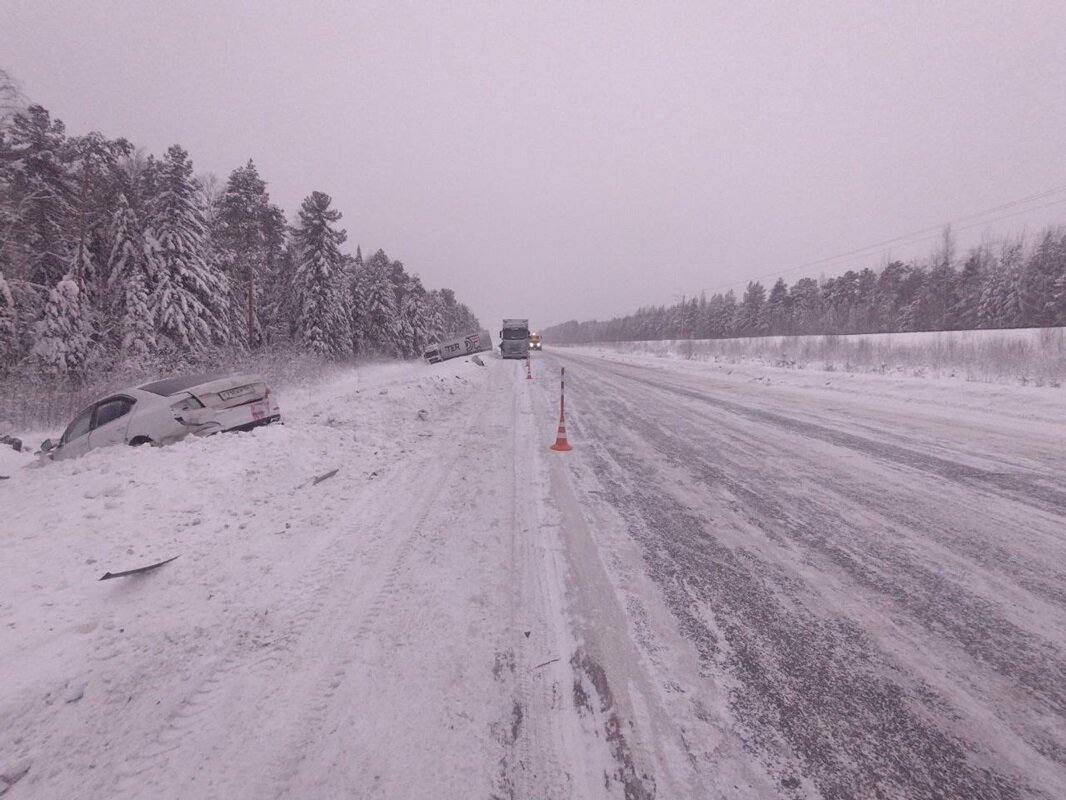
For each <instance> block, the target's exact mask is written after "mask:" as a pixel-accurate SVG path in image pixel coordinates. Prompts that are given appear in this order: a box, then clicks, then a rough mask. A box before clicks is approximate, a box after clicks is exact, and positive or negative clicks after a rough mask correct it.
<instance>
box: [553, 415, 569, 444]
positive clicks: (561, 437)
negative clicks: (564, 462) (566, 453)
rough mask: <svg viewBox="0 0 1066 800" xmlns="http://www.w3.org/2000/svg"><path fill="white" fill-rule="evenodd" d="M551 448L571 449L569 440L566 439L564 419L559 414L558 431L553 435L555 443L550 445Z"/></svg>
mask: <svg viewBox="0 0 1066 800" xmlns="http://www.w3.org/2000/svg"><path fill="white" fill-rule="evenodd" d="M551 449H552V450H573V449H574V448H573V447H571V446H570V442H568V441H566V420H564V419H563V418H562V417H561V416H560V417H559V432H558V433H557V434H556V435H555V444H553V445H552V446H551Z"/></svg>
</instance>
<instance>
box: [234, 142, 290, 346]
mask: <svg viewBox="0 0 1066 800" xmlns="http://www.w3.org/2000/svg"><path fill="white" fill-rule="evenodd" d="M218 223H219V232H218V239H219V245H220V249H221V251H222V253H223V256H224V259H225V261H226V263H227V266H228V268H229V272H230V275H231V276H232V282H233V288H234V291H235V293H236V295H235V298H234V300H235V303H234V305H235V306H236V307H238V308H240V309H242V312H243V313H242V314H241V315H240V317H241V326H240V327H241V329H242V330H243V335H242V336H241V340H242V341H244V342H245V343H246V345H247V346H248V348H249V349H255V348H257V347H259V346H260V345H261V344H262V343H263V338H264V327H263V320H262V317H263V315H264V310H265V306H266V303H264V301H263V299H262V298H263V296H264V294H265V293H264V292H263V287H264V285H266V284H269V282H270V280H271V278H272V275H271V272H272V270H271V266H272V261H273V262H274V264H276V262H277V258H278V253H279V252H280V249H281V247H282V246H283V244H284V227H285V217H284V214H283V213H282V211H281V209H279V208H278V207H277V206H275V205H273V204H271V202H270V195H269V194H268V193H267V190H266V182H265V181H263V179H262V178H260V177H259V171H258V170H257V169H256V167H255V163H254V162H252V161H251V160H249V161H248V163H247V164H246V165H245V166H243V167H238V168H237V169H235V170H233V172H231V173H230V176H229V179H228V180H227V181H226V187H225V190H224V191H223V193H222V195H221V197H220V199H219V208H218Z"/></svg>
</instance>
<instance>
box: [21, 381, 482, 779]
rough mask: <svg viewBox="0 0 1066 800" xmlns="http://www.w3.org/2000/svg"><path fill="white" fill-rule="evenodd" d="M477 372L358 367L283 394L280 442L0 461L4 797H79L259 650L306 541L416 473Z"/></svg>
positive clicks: (254, 440) (268, 437)
mask: <svg viewBox="0 0 1066 800" xmlns="http://www.w3.org/2000/svg"><path fill="white" fill-rule="evenodd" d="M487 372H488V370H487V369H485V368H481V367H477V366H475V365H474V364H472V363H471V362H469V361H465V360H464V361H456V362H451V363H449V364H447V365H441V368H431V367H427V365H425V364H422V363H409V364H388V365H375V366H368V367H364V368H360V369H358V370H356V371H352V372H349V373H343V374H341V375H338V376H335V377H333V378H331V379H328V380H325V381H323V382H321V383H317V384H314V385H308V386H304V387H299V388H290V389H289V390H288V391H285V390H282V392H281V403H282V409H283V414H284V419H285V424H284V425H273V426H269V427H266V428H260V429H257V430H254V431H252V432H250V433H246V434H239V435H227V436H218V437H212V438H209V439H203V440H193V441H187V442H183V443H179V444H177V445H173V446H171V447H166V448H158V449H157V448H126V447H114V448H108V449H103V450H100V451H96V452H91V453H90V454H88V455H87V456H85V457H82V458H79V459H73V460H70V461H64V462H55V463H50V464H46V465H45V466H44V467H42V468H24V467H25V466H26V465H27V464H28V463H29V462H31V461H32V460H33V459H32V456H30V455H28V454H26V453H15V452H14V451H13V450H10V449H8V448H5V449H4V451H3V460H2V461H0V474H6V475H9V476H10V477H9V478H8V479H7V480H3V481H0V505H2V507H3V526H2V530H0V548H2V551H3V553H4V565H5V578H4V582H3V588H2V589H0V663H3V665H4V681H3V688H2V693H0V720H3V724H2V725H0V754H2V759H3V760H2V761H0V775H4V776H7V779H6V780H11V779H13V778H14V777H16V776H21V773H22V772H23V771H24V767H26V766H29V767H30V769H29V771H28V772H26V773H25V777H24V778H22V779H21V781H20V784H21V785H20V787H19V788H20V789H21V790H25V792H26V794H25V795H23V794H18V795H16V796H20V797H21V796H27V797H29V796H55V797H59V796H75V795H76V794H82V795H83V796H85V794H86V792H85V791H84V789H83V787H85V786H92V785H93V781H92V780H90V778H91V777H92V776H93V775H94V773H95V774H96V775H97V776H98V777H99V776H100V775H101V774H102V773H104V772H105V771H106V770H105V766H107V765H105V764H104V763H98V762H99V761H100V760H101V757H102V756H104V755H106V753H108V752H112V753H122V752H123V751H124V750H128V749H129V748H130V747H131V746H132V745H133V744H134V740H136V739H137V738H138V737H140V736H142V735H143V730H142V729H143V728H145V727H146V726H149V725H150V720H151V718H152V715H153V714H157V713H160V711H161V710H160V708H157V707H156V706H157V705H158V704H160V703H162V704H163V705H164V706H165V704H166V702H167V700H166V698H167V697H175V696H182V695H183V691H184V690H183V689H182V687H183V686H187V685H190V684H193V685H195V682H196V681H197V678H198V676H197V675H195V674H189V673H188V670H190V669H193V668H194V667H192V665H196V664H201V665H202V664H203V663H204V661H205V659H207V660H210V659H211V658H213V657H216V651H217V658H219V659H222V658H224V657H225V649H226V648H237V649H238V650H240V649H253V650H254V649H257V648H259V647H263V646H265V643H267V642H269V641H270V640H271V638H272V634H271V631H272V630H273V629H274V625H275V622H274V620H271V619H270V618H269V609H270V608H275V609H276V608H277V607H278V606H279V605H280V606H282V607H284V603H285V602H287V601H289V600H292V599H293V598H292V597H291V595H290V592H291V588H292V586H293V585H294V582H295V580H296V578H297V577H298V576H301V575H304V574H307V573H308V572H309V571H311V570H313V569H314V568H315V567H316V562H317V561H318V560H319V559H321V558H322V557H323V556H324V550H325V549H326V548H328V547H329V546H330V544H331V542H332V541H333V539H332V537H330V536H325V535H323V534H324V533H332V534H334V535H335V533H336V529H337V528H338V526H342V527H348V528H350V527H351V522H350V520H351V518H352V516H353V512H354V510H355V509H353V508H352V507H351V506H350V504H352V503H360V502H362V503H373V498H374V497H375V493H376V492H377V489H376V485H378V484H381V483H388V482H389V481H390V479H391V477H392V475H393V474H394V473H395V472H396V471H397V470H399V469H400V468H401V465H407V464H408V463H410V462H412V461H418V460H431V459H432V457H433V452H432V451H434V450H435V449H439V445H437V444H436V443H434V442H433V441H432V439H433V435H434V428H435V425H436V423H437V421H438V420H439V419H441V418H442V417H449V416H451V417H454V416H456V415H457V414H458V415H461V414H462V408H461V405H462V404H463V403H464V401H466V400H468V399H469V398H470V397H471V396H472V395H473V394H474V393H475V392H477V391H478V390H479V389H480V388H481V387H483V386H484V384H485V381H486V380H487ZM39 438H43V437H39ZM25 440H26V441H27V442H28V443H31V444H34V445H36V444H37V443H39V442H38V439H37V438H35V434H34V433H32V432H31V433H29V434H26V435H25ZM334 470H335V471H336V473H335V474H334V475H333V476H332V477H329V478H327V479H326V480H325V481H322V482H320V483H319V484H316V483H315V479H316V477H318V478H320V477H322V476H324V475H327V474H329V473H331V472H332V471H334ZM346 519H347V520H349V522H348V523H347V525H346V524H345V520H346ZM370 544H371V543H368V544H367V546H368V547H369V546H370ZM174 556H177V557H178V558H177V560H176V561H174V562H173V563H171V564H168V565H166V566H164V567H162V568H161V569H160V570H159V571H158V572H156V573H149V574H146V575H139V576H132V577H129V578H124V579H121V580H114V581H105V582H102V583H101V582H99V578H100V577H101V576H102V575H103V574H104V573H105V572H108V571H111V572H115V571H121V570H126V569H130V568H134V567H139V566H143V565H146V564H150V563H153V562H156V561H159V560H162V559H166V558H171V557H174ZM183 664H185V665H186V666H183ZM200 677H201V678H202V676H200ZM116 714H121V715H122V717H123V719H124V722H123V724H122V725H121V726H119V729H114V728H112V726H111V724H110V723H109V720H114V719H115V715H116ZM104 743H106V744H104ZM39 782H41V783H39ZM5 786H6V784H0V793H2V792H3V790H4V788H5ZM35 786H36V787H37V788H36V789H35V788H34V787H35ZM44 787H47V789H45V788H44ZM99 791H100V792H101V793H102V794H99V795H96V796H106V788H105V785H104V784H103V783H101V784H100V785H99ZM88 794H89V795H93V794H94V792H91V791H90V792H88Z"/></svg>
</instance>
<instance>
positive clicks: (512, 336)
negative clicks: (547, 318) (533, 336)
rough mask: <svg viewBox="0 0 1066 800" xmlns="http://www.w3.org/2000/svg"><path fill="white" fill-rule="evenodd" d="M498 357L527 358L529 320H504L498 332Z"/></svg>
mask: <svg viewBox="0 0 1066 800" xmlns="http://www.w3.org/2000/svg"><path fill="white" fill-rule="evenodd" d="M500 356H502V357H503V358H529V320H528V319H505V320H504V321H503V329H502V330H501V331H500Z"/></svg>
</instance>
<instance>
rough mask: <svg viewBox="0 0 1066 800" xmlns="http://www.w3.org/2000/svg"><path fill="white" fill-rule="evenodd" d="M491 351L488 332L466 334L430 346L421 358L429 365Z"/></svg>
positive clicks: (490, 340)
mask: <svg viewBox="0 0 1066 800" xmlns="http://www.w3.org/2000/svg"><path fill="white" fill-rule="evenodd" d="M491 349H492V339H491V338H489V332H488V331H477V332H476V333H468V334H467V335H466V336H457V337H455V338H454V339H448V340H447V341H443V342H441V343H440V344H434V345H430V346H429V348H427V350H426V352H425V353H423V354H422V356H423V357H424V358H425V359H426V361H428V362H429V363H430V364H436V363H437V362H438V361H447V360H448V359H449V358H456V357H458V356H468V355H470V354H471V353H481V352H483V351H485V350H491Z"/></svg>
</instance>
